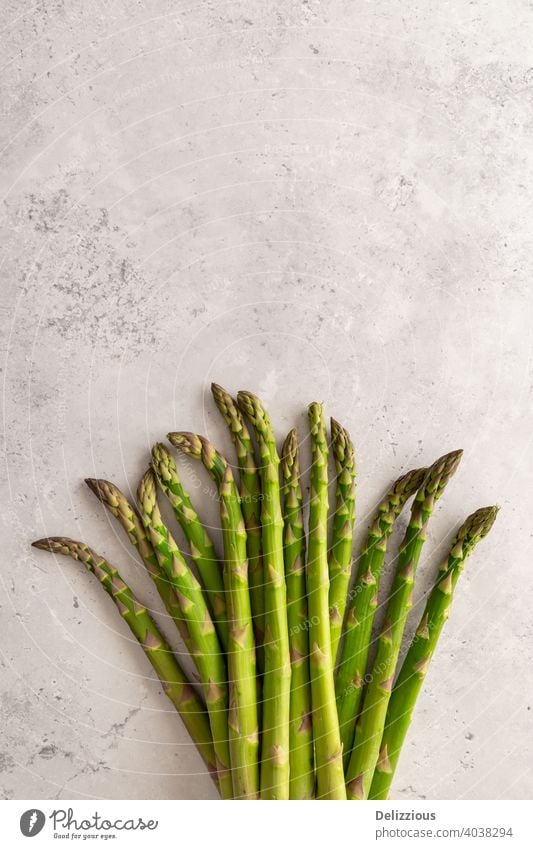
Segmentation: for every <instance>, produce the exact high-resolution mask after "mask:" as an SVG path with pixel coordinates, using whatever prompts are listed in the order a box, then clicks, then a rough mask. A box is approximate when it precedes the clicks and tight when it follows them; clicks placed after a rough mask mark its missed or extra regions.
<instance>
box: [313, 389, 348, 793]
mask: <svg viewBox="0 0 533 849" xmlns="http://www.w3.org/2000/svg"><path fill="white" fill-rule="evenodd" d="M308 415H309V427H310V431H311V458H312V462H311V481H310V482H311V491H310V498H309V547H308V554H307V596H308V607H309V644H310V647H311V652H310V673H311V693H312V704H313V736H314V742H315V765H316V777H317V797H318V798H319V799H346V791H345V787H344V772H343V768H342V744H341V739H340V732H339V722H338V718H337V709H336V706H335V683H334V679H333V666H334V664H333V657H332V653H331V633H330V619H329V571H328V443H327V437H326V427H325V423H324V411H323V409H322V405H321V404H316V403H313V404H311V405H310V406H309V410H308Z"/></svg>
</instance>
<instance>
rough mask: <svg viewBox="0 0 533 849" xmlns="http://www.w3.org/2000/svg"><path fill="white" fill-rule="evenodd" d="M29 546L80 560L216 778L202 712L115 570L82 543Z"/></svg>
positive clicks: (167, 648) (56, 541) (168, 651)
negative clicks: (118, 616) (109, 600)
mask: <svg viewBox="0 0 533 849" xmlns="http://www.w3.org/2000/svg"><path fill="white" fill-rule="evenodd" d="M32 544H33V545H34V546H35V548H40V549H43V550H44V551H51V552H53V553H54V554H64V555H67V556H69V557H72V558H73V559H74V560H79V561H80V562H81V563H83V564H84V566H86V567H87V569H88V570H89V572H92V573H93V575H95V576H96V577H97V578H98V580H99V581H100V583H101V585H102V587H103V588H104V590H105V591H106V592H107V593H108V595H109V596H110V597H111V598H112V599H113V601H114V603H115V605H116V607H117V608H118V610H119V612H120V613H121V615H122V617H123V618H124V619H125V621H126V622H127V623H128V625H129V627H130V629H131V631H132V633H133V635H134V636H135V637H136V639H137V640H138V641H139V643H140V645H141V647H142V649H143V651H144V653H145V655H146V657H147V658H148V660H149V661H150V663H151V664H152V666H153V668H154V670H155V671H156V673H157V675H158V676H159V678H160V680H161V683H162V685H163V690H164V692H165V694H166V695H167V696H168V698H169V699H170V701H171V702H172V704H173V705H174V707H175V708H176V710H177V711H178V713H179V715H180V716H181V718H182V720H183V722H184V725H185V727H186V728H187V731H188V732H189V734H190V736H191V738H192V740H193V742H194V744H195V745H196V747H197V749H198V751H199V752H200V754H201V756H202V758H203V759H204V762H205V763H206V765H207V768H208V769H209V771H210V772H211V773H212V774H213V775H214V776H215V777H216V772H217V767H216V760H215V753H214V750H213V743H212V738H211V732H210V730H209V721H208V718H207V714H206V712H205V708H204V706H203V705H202V702H201V701H200V699H199V697H198V695H197V693H196V691H195V690H194V688H193V687H192V686H191V684H190V683H189V681H188V680H187V676H186V675H185V672H184V671H183V669H182V668H181V666H180V665H179V663H178V662H177V660H176V658H175V657H174V655H173V654H172V650H171V648H170V646H169V645H168V643H167V642H166V640H165V638H164V637H163V635H162V634H161V632H160V631H159V629H158V628H157V626H156V624H155V623H154V621H153V619H152V617H151V616H150V614H149V613H148V611H147V609H146V607H145V606H144V605H143V604H141V602H140V601H138V600H137V598H136V597H135V596H134V594H133V592H132V591H131V589H130V588H129V587H128V585H127V584H125V583H124V581H123V580H122V578H121V577H120V575H119V573H118V572H117V570H116V569H115V568H114V567H113V566H111V565H110V564H109V563H108V562H107V561H106V560H105V559H104V558H103V557H100V555H98V554H96V553H95V552H94V551H93V550H92V549H90V548H89V547H88V546H87V545H85V544H84V543H82V542H76V541H75V540H72V539H67V538H66V537H48V538H47V539H40V540H38V541H37V542H34V543H32Z"/></svg>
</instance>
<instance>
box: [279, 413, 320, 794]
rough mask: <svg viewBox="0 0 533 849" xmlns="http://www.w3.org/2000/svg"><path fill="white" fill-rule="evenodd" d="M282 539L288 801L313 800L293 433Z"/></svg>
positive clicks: (285, 472)
mask: <svg viewBox="0 0 533 849" xmlns="http://www.w3.org/2000/svg"><path fill="white" fill-rule="evenodd" d="M280 470H281V486H282V492H283V520H284V525H285V527H284V531H283V541H284V545H285V549H284V550H285V581H286V584H287V620H288V625H289V644H290V655H291V668H292V676H291V703H290V731H289V733H290V756H289V765H290V798H291V799H312V798H314V791H315V778H314V756H313V723H312V719H311V682H310V677H309V632H308V629H309V622H308V613H307V592H306V580H305V531H304V523H303V512H302V500H303V499H302V487H301V483H300V460H299V451H298V437H297V433H296V430H295V429H293V430H291V431H290V433H289V434H288V436H287V438H286V440H285V443H284V445H283V450H282V452H281V465H280Z"/></svg>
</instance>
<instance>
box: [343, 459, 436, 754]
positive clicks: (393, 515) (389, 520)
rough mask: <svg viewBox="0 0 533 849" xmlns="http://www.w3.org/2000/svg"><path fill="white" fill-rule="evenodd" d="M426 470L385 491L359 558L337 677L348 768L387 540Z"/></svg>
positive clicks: (411, 473)
mask: <svg viewBox="0 0 533 849" xmlns="http://www.w3.org/2000/svg"><path fill="white" fill-rule="evenodd" d="M426 472H427V469H414V470H413V471H411V472H407V474H405V475H402V477H400V478H398V480H397V481H396V482H395V483H394V484H393V485H392V487H391V488H390V490H389V491H388V493H387V494H386V496H385V498H384V499H383V501H382V502H381V504H380V505H379V507H378V509H377V512H376V515H375V517H374V520H373V522H372V525H371V526H370V529H369V531H368V537H367V540H366V544H365V547H364V548H363V551H362V553H361V557H360V559H359V568H358V570H357V577H356V579H355V583H354V585H353V588H352V590H351V591H350V593H349V607H348V615H347V617H346V624H345V635H344V644H343V646H342V650H341V655H340V660H339V665H338V668H337V677H336V681H335V692H336V697H337V713H338V715H339V724H340V730H341V740H342V744H343V760H344V767H345V769H346V767H347V766H348V762H349V760H350V755H351V752H352V746H353V740H354V735H355V722H356V719H357V716H358V713H359V706H360V703H361V697H362V694H363V685H364V676H365V672H366V666H367V662H368V654H369V651H370V640H371V637H372V624H373V622H374V614H375V612H376V608H377V604H378V590H379V583H380V579H381V570H382V568H383V562H384V560H385V554H386V551H387V543H388V540H389V537H390V535H391V533H392V529H393V527H394V523H395V521H396V519H397V518H398V516H399V515H400V513H401V511H402V509H403V506H404V504H405V503H406V501H407V499H408V498H410V496H411V495H413V494H414V493H415V492H416V491H417V489H418V488H419V486H420V484H421V483H422V481H423V479H424V476H425V474H426Z"/></svg>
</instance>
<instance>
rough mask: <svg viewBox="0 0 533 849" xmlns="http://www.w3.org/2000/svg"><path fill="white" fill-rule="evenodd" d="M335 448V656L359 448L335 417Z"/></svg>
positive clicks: (346, 582) (332, 596)
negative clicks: (356, 454) (356, 457)
mask: <svg viewBox="0 0 533 849" xmlns="http://www.w3.org/2000/svg"><path fill="white" fill-rule="evenodd" d="M331 449H332V451H333V456H334V458H335V472H336V475H337V488H336V493H335V501H336V503H335V513H334V514H333V529H332V540H331V550H330V554H329V581H330V584H329V615H330V628H331V656H332V658H333V663H335V660H336V657H337V651H338V648H339V641H340V638H341V631H342V623H343V620H344V611H345V609H346V598H347V594H348V587H349V584H350V577H351V573H352V546H353V528H354V524H355V452H354V447H353V443H352V440H351V439H350V434H349V433H348V431H347V430H345V428H343V427H342V426H341V425H340V424H339V423H338V422H337V421H335V419H331Z"/></svg>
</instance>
